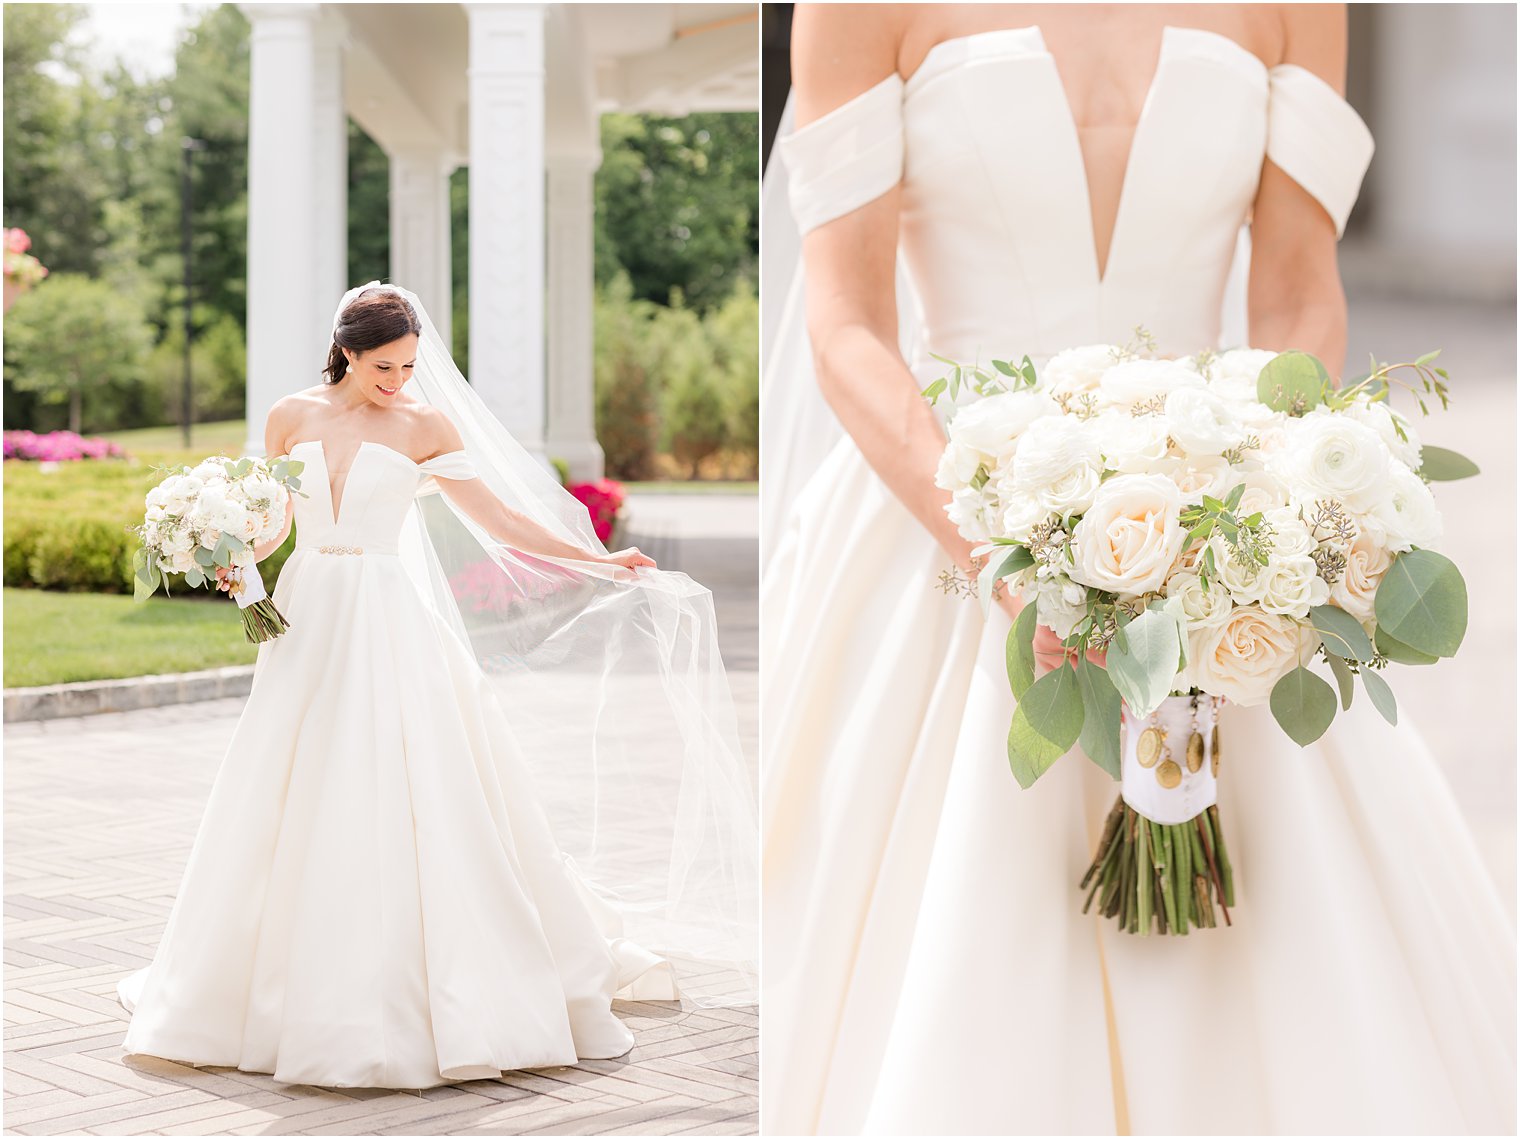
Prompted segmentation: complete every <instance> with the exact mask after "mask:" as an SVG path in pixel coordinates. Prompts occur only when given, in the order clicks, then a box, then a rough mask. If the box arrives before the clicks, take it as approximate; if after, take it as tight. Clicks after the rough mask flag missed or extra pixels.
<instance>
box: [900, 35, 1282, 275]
mask: <svg viewBox="0 0 1520 1139" xmlns="http://www.w3.org/2000/svg"><path fill="white" fill-rule="evenodd" d="M1030 33H1033V35H1034V38H1035V40H1036V41H1037V43H1038V47H1037V49H1036V50H1037V52H1038V54H1039V55H1041V56H1043V57H1044V58H1045V59H1046V60H1048V61H1049V63H1050V67H1051V72H1052V75H1053V78H1054V80H1055V85H1056V89H1057V91H1058V92H1059V94H1060V100H1059V101H1060V104H1061V109H1062V111H1063V112H1064V122H1065V129H1066V130H1067V131H1068V133H1069V140H1070V142H1071V145H1072V147H1073V149H1074V150H1075V152H1076V156H1077V166H1078V168H1079V169H1078V174H1079V176H1080V180H1081V186H1082V203H1081V204H1082V209H1083V218H1084V220H1085V224H1084V225H1083V227H1082V228H1083V229H1084V230H1085V232H1086V233H1087V247H1088V257H1087V264H1088V267H1089V270H1090V272H1091V273H1092V277H1093V280H1094V281H1095V282H1096V283H1097V287H1098V288H1099V289H1101V288H1102V287H1103V286H1104V284H1105V283H1107V282H1108V280H1109V279H1110V278H1111V276H1112V273H1111V269H1112V268H1113V264H1114V255H1115V252H1116V251H1117V249H1118V248H1119V243H1120V237H1121V236H1122V234H1123V232H1124V219H1125V214H1126V210H1125V206H1126V203H1127V202H1128V201H1129V199H1130V197H1131V189H1132V183H1133V181H1134V177H1133V175H1134V171H1135V155H1136V153H1137V152H1138V151H1139V150H1140V143H1141V139H1142V135H1143V134H1144V133H1145V131H1146V128H1147V126H1148V125H1149V124H1150V122H1151V121H1152V113H1151V109H1152V106H1153V105H1154V103H1155V101H1156V93H1157V91H1158V90H1160V88H1161V85H1162V82H1163V80H1164V79H1165V77H1166V72H1167V66H1168V64H1169V63H1170V62H1171V60H1172V55H1171V52H1170V47H1171V44H1172V41H1173V37H1174V36H1176V35H1202V36H1208V37H1211V38H1213V39H1215V40H1223V41H1224V42H1225V43H1227V44H1229V45H1230V46H1231V47H1233V48H1234V49H1236V50H1237V51H1240V52H1243V53H1244V54H1246V55H1248V56H1250V57H1251V59H1252V60H1254V61H1255V62H1256V64H1257V66H1258V67H1260V68H1261V70H1262V72H1263V73H1266V72H1267V71H1268V67H1267V65H1266V64H1265V63H1264V62H1262V60H1261V57H1260V56H1258V55H1257V54H1256V53H1255V52H1253V51H1252V50H1251V49H1250V48H1248V47H1246V46H1245V45H1244V44H1242V43H1241V42H1240V41H1239V40H1237V39H1235V38H1234V37H1233V36H1227V35H1225V34H1224V33H1223V32H1216V31H1213V30H1212V29H1209V28H1197V27H1192V26H1189V25H1186V24H1163V25H1162V26H1161V40H1160V43H1159V44H1158V46H1157V48H1156V63H1155V66H1154V68H1153V69H1152V71H1151V77H1150V82H1149V83H1148V84H1147V85H1146V88H1145V97H1144V100H1143V101H1142V102H1141V104H1140V114H1139V116H1138V117H1137V118H1136V120H1135V127H1134V130H1133V131H1131V132H1130V138H1129V148H1128V150H1127V151H1126V152H1125V155H1124V163H1123V166H1122V167H1121V170H1120V181H1119V199H1118V202H1117V204H1116V205H1115V207H1114V218H1113V225H1112V226H1111V227H1110V229H1109V236H1108V254H1107V256H1106V257H1104V259H1103V264H1102V265H1099V264H1098V234H1097V229H1096V227H1095V225H1094V224H1093V201H1092V184H1091V182H1090V180H1089V178H1088V175H1087V155H1086V153H1085V152H1084V151H1083V149H1082V138H1081V132H1080V131H1079V130H1078V128H1077V116H1076V112H1075V111H1074V110H1073V109H1072V103H1071V97H1070V95H1069V93H1068V92H1067V90H1066V83H1065V81H1064V80H1063V79H1062V78H1061V69H1060V67H1059V66H1058V65H1057V61H1056V56H1055V53H1054V52H1052V51H1051V50H1050V46H1049V45H1048V44H1047V43H1046V42H1045V32H1044V30H1043V28H1042V27H1041V26H1040V25H1039V24H1025V25H1021V26H1019V27H1015V28H988V29H986V30H984V31H980V32H970V33H968V34H966V35H962V36H951V37H950V38H949V39H944V40H940V41H939V42H938V43H936V44H934V45H933V46H932V47H931V48H930V49H929V50H928V52H926V53H925V54H924V58H923V59H922V60H921V61H920V62H919V65H918V66H917V67H916V68H914V70H913V74H912V75H910V76H909V77H908V78H907V80H905V81H904V97H905V98H906V97H907V96H908V95H910V94H911V93H912V91H913V88H915V87H916V86H917V85H918V81H919V79H920V76H923V77H924V78H925V79H932V78H933V73H932V72H928V71H927V70H926V69H927V68H928V66H929V63H930V61H931V60H932V59H933V58H934V55H935V53H936V52H939V51H942V50H944V49H946V48H948V47H949V46H951V45H966V44H970V43H974V42H975V41H977V40H981V39H986V38H993V37H998V36H1007V35H1018V34H1024V35H1028V34H1030ZM953 66H954V65H952V67H953Z"/></svg>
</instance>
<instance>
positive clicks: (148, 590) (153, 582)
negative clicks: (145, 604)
mask: <svg viewBox="0 0 1520 1139" xmlns="http://www.w3.org/2000/svg"><path fill="white" fill-rule="evenodd" d="M157 588H158V567H157V566H153V565H150V566H147V567H146V572H145V573H139V574H138V575H137V576H136V577H134V578H133V579H132V600H133V601H146V600H147V599H148V598H149V597H151V596H153V591H154V590H155V589H157Z"/></svg>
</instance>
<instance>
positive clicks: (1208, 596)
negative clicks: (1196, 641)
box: [1166, 573, 1235, 629]
mask: <svg viewBox="0 0 1520 1139" xmlns="http://www.w3.org/2000/svg"><path fill="white" fill-rule="evenodd" d="M1166 595H1167V596H1168V597H1180V598H1181V599H1182V612H1183V614H1184V615H1185V616H1186V617H1187V623H1188V628H1189V629H1192V628H1194V627H1196V626H1199V625H1217V624H1219V623H1220V622H1221V621H1223V620H1224V619H1225V618H1226V617H1228V616H1229V615H1230V610H1231V609H1232V608H1233V607H1234V605H1235V602H1234V600H1233V599H1232V598H1231V597H1230V591H1229V590H1228V589H1226V588H1225V587H1224V586H1223V585H1222V584H1220V582H1219V579H1218V578H1217V577H1216V578H1212V579H1210V581H1209V584H1208V585H1204V584H1203V579H1202V578H1201V577H1199V576H1198V575H1197V574H1196V573H1177V574H1173V575H1172V576H1171V578H1170V579H1169V580H1168V581H1167V583H1166Z"/></svg>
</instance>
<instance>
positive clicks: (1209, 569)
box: [1177, 483, 1273, 586]
mask: <svg viewBox="0 0 1520 1139" xmlns="http://www.w3.org/2000/svg"><path fill="white" fill-rule="evenodd" d="M1245 492H1246V485H1245V483H1237V484H1236V485H1235V487H1234V489H1232V490H1231V491H1230V493H1229V494H1227V495H1226V496H1225V497H1224V499H1223V500H1220V499H1217V498H1215V497H1213V496H1212V495H1208V494H1206V495H1204V496H1203V502H1202V503H1201V504H1200V505H1196V506H1185V507H1183V508H1182V512H1181V513H1180V514H1179V515H1178V516H1177V520H1178V521H1179V522H1180V523H1181V524H1182V525H1184V526H1186V527H1187V538H1186V540H1185V544H1186V545H1192V544H1193V543H1194V542H1197V541H1207V540H1208V539H1209V537H1211V536H1212V535H1213V534H1215V533H1216V532H1217V533H1219V534H1220V535H1222V536H1223V537H1224V540H1225V543H1226V544H1227V545H1228V546H1229V547H1230V560H1231V561H1234V562H1236V563H1237V564H1239V565H1242V566H1258V567H1259V566H1265V565H1266V564H1267V563H1268V561H1270V560H1271V552H1272V534H1273V531H1272V527H1271V524H1270V523H1268V522H1267V521H1266V519H1265V517H1264V516H1263V515H1262V512H1261V511H1259V510H1258V511H1256V513H1254V514H1251V515H1248V516H1247V517H1245V518H1241V517H1240V516H1239V515H1238V514H1237V511H1238V510H1239V508H1240V500H1241V497H1242V496H1243V495H1244V494H1245ZM1218 572H1219V570H1218V567H1217V566H1216V565H1215V563H1214V549H1213V547H1212V546H1206V547H1204V551H1203V561H1202V563H1201V564H1200V565H1199V567H1198V577H1199V580H1201V581H1202V582H1203V584H1204V585H1205V586H1207V585H1208V584H1209V579H1210V578H1211V577H1213V575H1214V574H1216V573H1218Z"/></svg>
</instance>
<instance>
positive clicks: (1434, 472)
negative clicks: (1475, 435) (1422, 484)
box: [1420, 444, 1480, 482]
mask: <svg viewBox="0 0 1520 1139" xmlns="http://www.w3.org/2000/svg"><path fill="white" fill-rule="evenodd" d="M1479 473H1480V472H1479V470H1478V464H1477V463H1475V462H1473V461H1472V460H1471V459H1469V458H1468V457H1467V456H1466V455H1461V454H1458V453H1457V452H1456V451H1450V450H1447V449H1446V448H1445V447H1432V446H1430V445H1428V444H1427V445H1425V446H1423V447H1421V448H1420V474H1422V475H1424V476H1425V477H1426V478H1427V479H1429V480H1430V481H1431V482H1455V481H1456V480H1457V479H1466V478H1471V477H1472V476H1473V475H1476V474H1479Z"/></svg>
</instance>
